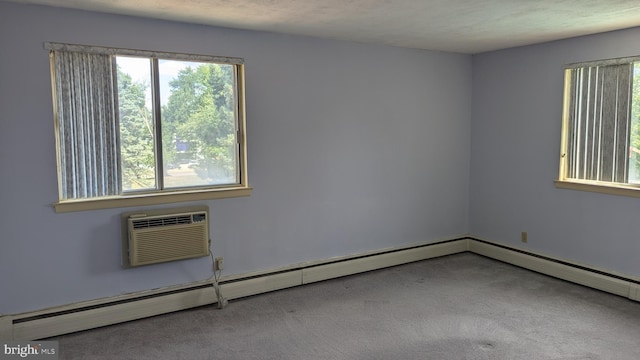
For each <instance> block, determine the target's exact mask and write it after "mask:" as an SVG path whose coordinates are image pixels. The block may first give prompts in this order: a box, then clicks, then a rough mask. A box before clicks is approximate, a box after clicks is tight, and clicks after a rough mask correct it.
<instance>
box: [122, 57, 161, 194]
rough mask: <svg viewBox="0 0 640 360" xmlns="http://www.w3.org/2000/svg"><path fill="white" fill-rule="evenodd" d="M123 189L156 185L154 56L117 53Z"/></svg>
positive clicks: (152, 187)
mask: <svg viewBox="0 0 640 360" xmlns="http://www.w3.org/2000/svg"><path fill="white" fill-rule="evenodd" d="M116 64H117V66H118V110H119V120H120V153H121V157H122V189H123V190H124V191H131V190H144V189H155V188H156V178H155V152H154V141H153V139H154V136H153V134H154V125H153V124H154V121H153V112H152V110H151V104H152V102H151V60H150V59H146V58H133V57H123V56H117V57H116Z"/></svg>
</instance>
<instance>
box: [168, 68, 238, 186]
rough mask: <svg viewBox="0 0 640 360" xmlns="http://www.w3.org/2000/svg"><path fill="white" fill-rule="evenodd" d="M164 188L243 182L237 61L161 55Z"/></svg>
mask: <svg viewBox="0 0 640 360" xmlns="http://www.w3.org/2000/svg"><path fill="white" fill-rule="evenodd" d="M158 70H159V77H160V79H159V82H160V94H161V95H160V104H161V108H162V111H161V125H162V155H163V165H164V166H163V168H164V185H165V187H166V188H176V187H189V186H203V185H220V184H234V183H239V180H238V179H239V176H238V168H237V164H238V145H237V140H236V116H237V114H236V108H237V107H236V99H235V96H236V95H235V94H236V90H235V74H234V66H233V65H226V64H214V63H201V62H188V61H173V60H159V62H158Z"/></svg>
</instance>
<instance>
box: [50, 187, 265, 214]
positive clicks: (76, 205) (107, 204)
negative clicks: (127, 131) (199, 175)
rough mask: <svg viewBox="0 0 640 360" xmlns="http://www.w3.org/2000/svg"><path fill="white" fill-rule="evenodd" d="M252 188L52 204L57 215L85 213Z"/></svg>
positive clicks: (223, 195)
mask: <svg viewBox="0 0 640 360" xmlns="http://www.w3.org/2000/svg"><path fill="white" fill-rule="evenodd" d="M252 191H253V188H251V187H249V186H238V187H234V188H223V189H199V190H181V191H171V192H169V191H167V192H162V193H154V194H136V195H124V196H113V197H103V198H96V199H74V200H63V201H59V202H57V203H54V204H53V207H54V208H55V211H56V212H58V213H63V212H74V211H87V210H98V209H111V208H122V207H129V206H145V205H159V204H170V203H177V202H186V201H199V200H213V199H226V198H234V197H242V196H249V195H251V192H252Z"/></svg>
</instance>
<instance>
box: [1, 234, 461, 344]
mask: <svg viewBox="0 0 640 360" xmlns="http://www.w3.org/2000/svg"><path fill="white" fill-rule="evenodd" d="M464 251H467V239H466V238H461V239H455V240H449V241H444V242H441V243H427V244H422V245H416V246H413V247H411V248H399V249H385V250H381V251H379V252H368V253H365V254H361V255H353V256H348V257H343V258H334V259H327V260H324V261H314V262H312V263H306V264H299V265H294V266H291V267H287V268H280V269H276V270H275V271H273V272H268V271H261V272H259V273H253V274H245V275H244V276H242V275H240V276H238V275H236V276H233V277H229V278H223V279H221V281H220V288H221V290H222V293H223V295H224V297H225V298H227V299H230V300H231V299H237V298H242V297H246V296H251V295H257V294H261V293H265V292H270V291H275V290H280V289H285V288H288V287H293V286H300V285H303V284H305V283H309V282H315V281H320V280H327V279H331V278H335V277H340V276H346V275H351V274H356V273H360V272H364V271H370V270H376V269H381V268H385V267H389V266H394V265H400V264H406V263H409V262H413V261H419V260H424V259H429V258H433V257H436V256H444V255H451V254H455V253H459V252H464ZM323 271H327V273H328V274H329V275H330V276H327V275H321V273H322V272H323ZM305 274H306V275H305ZM305 276H306V280H305ZM216 301H217V298H216V295H215V292H214V290H213V286H212V284H211V282H198V283H193V284H185V285H181V286H176V287H168V288H163V289H156V290H149V291H142V292H139V293H133V294H125V295H119V296H115V297H110V298H104V299H97V300H92V301H87V302H82V303H77V304H70V305H64V306H58V307H53V308H48V309H44V310H39V311H33V312H29V313H23V314H16V315H8V316H4V317H0V335H2V336H3V337H6V338H7V339H8V340H36V339H42V338H47V337H52V336H57V335H62V334H68V333H72V332H76V331H81V330H88V329H93V328H97V327H101V326H106V325H112V324H117V323H121V322H125V321H131V320H137V319H142V318H145V317H150V316H155V315H160V314H165V313H170V312H174V311H178V310H185V309H189V308H193V307H197V306H203V305H209V304H214V303H215V302H216Z"/></svg>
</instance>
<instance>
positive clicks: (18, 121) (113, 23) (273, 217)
mask: <svg viewBox="0 0 640 360" xmlns="http://www.w3.org/2000/svg"><path fill="white" fill-rule="evenodd" d="M44 41H57V42H69V43H80V44H93V45H103V46H114V47H125V48H139V49H151V50H163V51H175V52H187V53H205V54H214V55H223V56H238V57H243V58H245V61H246V76H247V113H248V120H247V122H248V142H249V145H248V148H249V181H250V184H251V185H252V186H253V187H254V188H255V190H254V194H253V195H252V196H251V197H248V198H238V199H225V200H217V201H208V202H207V201H203V202H195V203H187V204H184V205H191V204H207V205H209V206H210V208H211V229H212V237H213V243H214V245H213V248H214V251H215V252H216V255H218V256H224V257H225V273H226V274H239V273H246V272H251V271H257V270H262V269H269V268H275V267H280V266H286V265H290V264H295V263H300V262H304V261H311V260H318V259H326V258H330V257H334V256H343V255H349V254H356V253H361V252H365V251H370V250H376V249H383V248H388V247H397V246H405V245H410V244H415V243H419V242H428V241H437V240H440V239H448V238H454V237H458V236H461V235H463V234H466V233H467V232H468V219H467V216H468V214H469V208H468V201H469V192H468V191H469V161H470V155H469V154H470V149H469V147H470V126H471V125H470V118H471V112H470V110H471V80H472V76H471V66H472V65H471V57H470V56H465V55H456V54H446V53H439V52H429V51H418V50H410V49H401V48H393V47H384V46H376V45H365V44H357V43H349V42H338V41H328V40H319V39H314V38H305V37H295V36H286V35H277V34H268V33H259V32H249V31H239V30H228V29H219V28H212V27H205V26H197V25H188V24H180V23H171V22H164V21H157V20H149V19H140V18H133V17H124V16H112V15H105V14H97V13H89V12H79V11H71V10H62V9H54V8H47V7H37V6H27V5H17V4H12V3H2V2H0V48H1V49H2V50H1V51H2V54H1V55H0V172H1V174H2V175H1V179H2V180H1V183H0V199H2V202H0V212H1V214H2V216H0V229H1V230H0V237H1V240H0V241H1V251H0V289H1V290H0V313H19V312H24V311H29V310H37V309H42V308H45V307H50V306H55V305H61V304H68V303H72V302H77V301H82V300H90V299H96V298H101V297H106V296H113V295H118V294H122V293H128V292H134V291H140V290H147V289H152V288H157V287H162V286H167V285H173V284H181V283H187V282H191V281H196V280H201V279H205V278H207V277H208V276H209V275H210V272H209V269H210V264H209V260H208V259H206V258H201V259H194V260H188V261H181V262H174V263H167V264H160V265H153V266H148V267H141V268H136V269H128V270H124V269H122V268H121V266H120V257H121V241H120V224H119V214H120V213H121V212H123V211H129V210H131V208H127V209H110V210H98V211H88V212H79V213H69V214H56V213H54V211H53V209H52V207H51V204H52V203H53V202H55V201H56V200H57V196H58V194H57V175H56V159H55V143H54V132H53V119H52V108H51V85H50V74H49V62H48V54H47V51H45V50H44V49H43V42H44ZM553 146H555V142H554V143H553ZM552 160H553V159H552ZM551 162H552V163H553V161H551ZM172 206H173V205H172Z"/></svg>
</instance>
